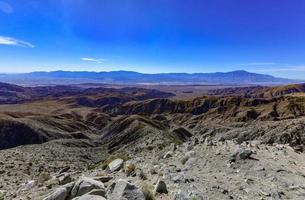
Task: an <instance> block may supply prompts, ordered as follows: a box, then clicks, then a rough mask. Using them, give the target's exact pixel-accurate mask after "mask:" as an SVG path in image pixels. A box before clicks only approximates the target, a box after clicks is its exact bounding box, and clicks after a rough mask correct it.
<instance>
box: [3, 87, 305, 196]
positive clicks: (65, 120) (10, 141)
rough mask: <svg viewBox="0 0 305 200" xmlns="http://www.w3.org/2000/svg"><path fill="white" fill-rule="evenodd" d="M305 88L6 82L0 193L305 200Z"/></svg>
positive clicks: (13, 194)
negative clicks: (175, 88)
mask: <svg viewBox="0 0 305 200" xmlns="http://www.w3.org/2000/svg"><path fill="white" fill-rule="evenodd" d="M291 88H298V89H297V90H295V89H291ZM302 88H303V86H302V85H293V86H285V87H271V88H268V87H259V88H258V87H256V89H255V91H256V92H253V91H254V90H253V89H252V88H243V89H241V88H234V89H221V90H219V91H213V92H214V95H207V94H205V95H202V96H198V97H195V98H193V99H190V100H179V99H172V98H171V97H173V95H174V94H172V93H167V92H161V91H158V90H152V89H139V88H116V89H112V88H99V87H96V88H87V87H76V86H73V87H71V86H55V87H33V88H29V87H21V86H15V85H9V84H2V86H1V88H0V89H1V91H2V92H4V93H5V94H4V93H3V95H2V96H1V95H0V96H1V99H3V102H2V104H1V105H0V149H2V150H0V199H3V200H6V199H9V200H10V199H16V200H21V199H22V200H25V199H34V200H36V199H37V200H69V199H78V200H89V199H91V200H94V199H113V200H120V199H122V200H126V199H137V200H142V199H143V200H144V199H146V200H150V199H165V200H167V199H168V200H172V199H174V200H185V199H186V200H197V199H199V200H200V199H304V198H305V185H304V179H305V168H304V166H305V165H304V164H305V163H304V159H303V158H304V154H303V148H304V146H303V145H304V143H305V134H304V133H305V123H304V119H305V99H304V98H305V96H304V95H303V92H304V91H303V90H302ZM233 90H238V91H240V93H243V92H242V91H248V93H247V92H244V94H243V95H237V94H238V93H239V92H235V93H236V95H230V94H229V93H232V91H233ZM228 91H229V92H228ZM259 91H264V92H265V93H264V94H268V95H262V96H260V95H259V96H255V95H252V96H251V95H249V94H254V93H255V94H259V93H260V92H259ZM266 91H267V92H266ZM283 91H284V92H283ZM6 94H10V95H6ZM269 94H272V95H269ZM13 97H14V98H13Z"/></svg>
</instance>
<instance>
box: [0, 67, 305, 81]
mask: <svg viewBox="0 0 305 200" xmlns="http://www.w3.org/2000/svg"><path fill="white" fill-rule="evenodd" d="M0 81H2V82H8V83H15V84H38V85H39V84H72V83H74V84H79V83H105V84H262V85H263V84H287V83H299V82H301V81H298V80H292V79H285V78H278V77H274V76H270V75H265V74H257V73H250V72H247V71H242V70H241V71H232V72H216V73H192V74H190V73H158V74H144V73H138V72H133V71H111V72H88V71H52V72H32V73H24V74H1V75H0Z"/></svg>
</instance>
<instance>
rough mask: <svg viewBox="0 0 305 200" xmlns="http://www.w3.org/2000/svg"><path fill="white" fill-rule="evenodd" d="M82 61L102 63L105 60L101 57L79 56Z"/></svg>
mask: <svg viewBox="0 0 305 200" xmlns="http://www.w3.org/2000/svg"><path fill="white" fill-rule="evenodd" d="M81 60H82V61H89V62H96V63H102V62H104V61H105V59H102V58H88V57H83V58H81Z"/></svg>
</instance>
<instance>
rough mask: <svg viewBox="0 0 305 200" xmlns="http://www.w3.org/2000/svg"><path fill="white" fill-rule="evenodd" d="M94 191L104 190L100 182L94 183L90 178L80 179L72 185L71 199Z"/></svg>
mask: <svg viewBox="0 0 305 200" xmlns="http://www.w3.org/2000/svg"><path fill="white" fill-rule="evenodd" d="M94 189H104V190H105V187H104V184H103V183H102V182H99V181H96V180H94V179H92V178H88V177H82V178H80V179H79V180H78V181H76V183H75V184H74V187H73V188H72V191H71V198H74V197H78V196H82V195H84V194H86V193H88V192H90V191H92V190H94Z"/></svg>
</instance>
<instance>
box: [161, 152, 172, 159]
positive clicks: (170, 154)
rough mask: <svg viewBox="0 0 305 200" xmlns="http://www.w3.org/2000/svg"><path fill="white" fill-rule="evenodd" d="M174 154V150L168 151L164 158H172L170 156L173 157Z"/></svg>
mask: <svg viewBox="0 0 305 200" xmlns="http://www.w3.org/2000/svg"><path fill="white" fill-rule="evenodd" d="M172 156H173V152H172V151H168V152H167V153H166V154H165V155H164V156H163V158H164V159H167V158H170V157H172Z"/></svg>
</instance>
